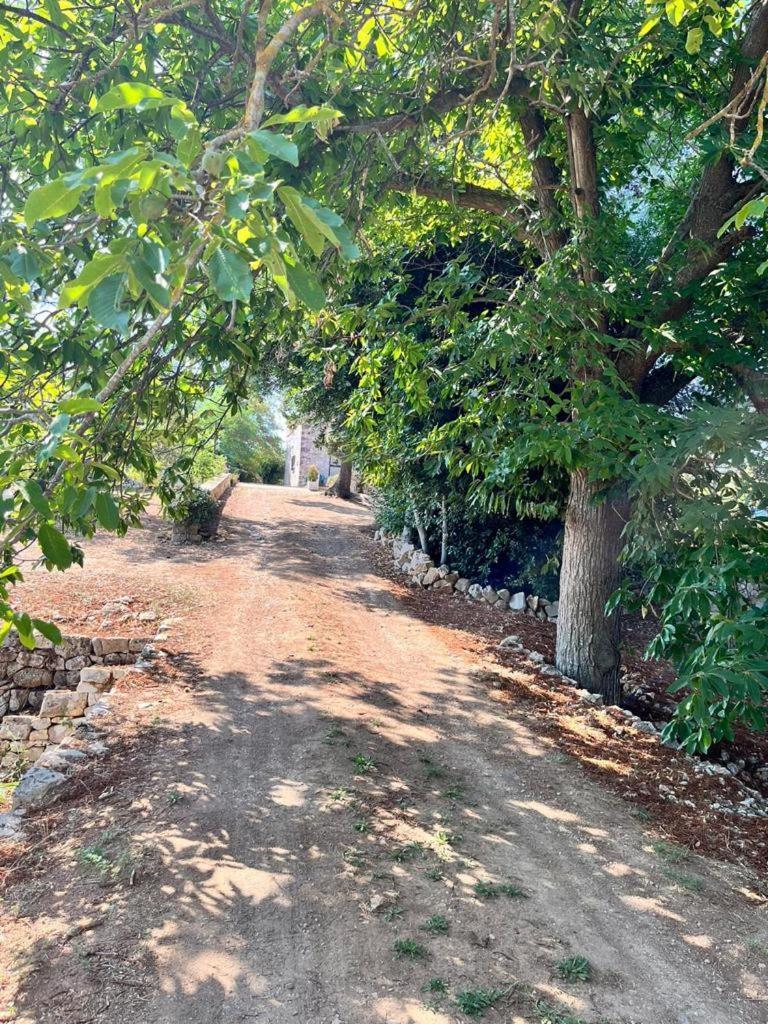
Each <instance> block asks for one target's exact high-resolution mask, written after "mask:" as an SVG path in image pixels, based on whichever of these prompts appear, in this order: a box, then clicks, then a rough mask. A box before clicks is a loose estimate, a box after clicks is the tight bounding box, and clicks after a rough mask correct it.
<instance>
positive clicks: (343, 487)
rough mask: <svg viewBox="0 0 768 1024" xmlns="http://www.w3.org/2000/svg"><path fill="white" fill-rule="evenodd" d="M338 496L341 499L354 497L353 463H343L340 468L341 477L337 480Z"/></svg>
mask: <svg viewBox="0 0 768 1024" xmlns="http://www.w3.org/2000/svg"><path fill="white" fill-rule="evenodd" d="M336 495H337V497H339V498H350V497H351V496H352V463H351V462H342V463H341V465H340V466H339V475H338V477H337V478H336Z"/></svg>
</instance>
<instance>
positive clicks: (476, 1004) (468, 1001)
mask: <svg viewBox="0 0 768 1024" xmlns="http://www.w3.org/2000/svg"><path fill="white" fill-rule="evenodd" d="M506 995H507V990H506V989H503V988H465V989H462V991H461V992H457V993H456V1005H457V1006H458V1008H459V1009H460V1010H461V1011H462V1013H466V1015H467V1016H468V1017H482V1016H483V1014H484V1013H485V1011H486V1010H489V1009H490V1008H491V1007H492V1006H494V1005H495V1004H496V1003H498V1001H499V1000H500V999H503V998H504V997H505V996H506Z"/></svg>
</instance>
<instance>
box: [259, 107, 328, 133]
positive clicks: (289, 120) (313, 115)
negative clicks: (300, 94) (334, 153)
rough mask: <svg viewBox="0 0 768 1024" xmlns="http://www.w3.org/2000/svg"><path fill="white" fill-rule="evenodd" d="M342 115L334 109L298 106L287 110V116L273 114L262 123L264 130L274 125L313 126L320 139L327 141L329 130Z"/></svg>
mask: <svg viewBox="0 0 768 1024" xmlns="http://www.w3.org/2000/svg"><path fill="white" fill-rule="evenodd" d="M343 116H344V115H343V114H342V112H341V111H340V110H336V109H335V108H334V107H322V106H318V107H305V106H299V107H294V108H293V109H292V110H289V111H288V113H287V114H274V115H273V116H272V117H270V118H269V119H268V120H267V121H265V122H264V128H270V127H271V126H272V125H275V124H313V125H314V126H315V130H316V131H317V134H318V135H319V136H320V138H321V139H327V138H328V135H329V133H330V130H331V128H333V126H334V124H336V122H337V121H339V120H340V119H341V118H342V117H343Z"/></svg>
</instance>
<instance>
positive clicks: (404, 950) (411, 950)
mask: <svg viewBox="0 0 768 1024" xmlns="http://www.w3.org/2000/svg"><path fill="white" fill-rule="evenodd" d="M392 950H393V952H394V954H395V956H396V957H397V958H398V960H423V959H424V957H425V956H426V955H427V947H426V946H422V944H421V943H420V942H417V941H416V940H415V939H395V941H394V942H393V943H392Z"/></svg>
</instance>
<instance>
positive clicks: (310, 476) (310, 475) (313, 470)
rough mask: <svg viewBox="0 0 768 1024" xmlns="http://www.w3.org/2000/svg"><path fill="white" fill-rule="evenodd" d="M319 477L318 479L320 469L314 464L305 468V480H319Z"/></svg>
mask: <svg viewBox="0 0 768 1024" xmlns="http://www.w3.org/2000/svg"><path fill="white" fill-rule="evenodd" d="M319 479H320V470H319V469H318V468H317V466H315V465H312V466H310V467H309V468H308V469H307V480H319Z"/></svg>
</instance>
